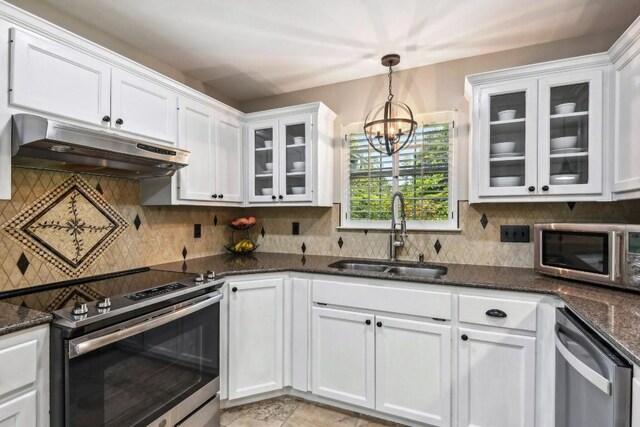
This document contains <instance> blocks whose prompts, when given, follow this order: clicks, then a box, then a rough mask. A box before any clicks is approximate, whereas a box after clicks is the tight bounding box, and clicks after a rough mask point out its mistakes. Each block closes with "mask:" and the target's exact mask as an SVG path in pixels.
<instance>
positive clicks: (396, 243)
mask: <svg viewBox="0 0 640 427" xmlns="http://www.w3.org/2000/svg"><path fill="white" fill-rule="evenodd" d="M396 199H399V200H400V223H399V224H398V221H397V219H396V209H395V205H396ZM398 225H399V226H400V235H399V236H398V235H397V233H398ZM405 237H407V215H406V214H405V212H404V196H403V195H402V193H401V192H399V191H397V192H395V193H393V196H391V233H389V260H390V261H396V252H397V248H401V247H403V246H404V239H405Z"/></svg>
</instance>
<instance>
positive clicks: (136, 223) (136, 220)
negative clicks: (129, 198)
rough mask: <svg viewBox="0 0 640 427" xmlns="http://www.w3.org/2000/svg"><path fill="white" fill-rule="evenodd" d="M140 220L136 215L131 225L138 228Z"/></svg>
mask: <svg viewBox="0 0 640 427" xmlns="http://www.w3.org/2000/svg"><path fill="white" fill-rule="evenodd" d="M141 224H142V221H141V220H140V215H136V219H134V220H133V225H135V226H136V230H140V225H141Z"/></svg>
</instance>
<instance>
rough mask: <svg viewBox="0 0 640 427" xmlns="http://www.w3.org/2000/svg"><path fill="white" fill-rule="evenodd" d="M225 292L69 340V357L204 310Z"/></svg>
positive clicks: (80, 354)
mask: <svg viewBox="0 0 640 427" xmlns="http://www.w3.org/2000/svg"><path fill="white" fill-rule="evenodd" d="M222 297H223V294H219V293H217V292H216V294H215V295H213V296H211V297H210V298H207V299H205V300H203V301H200V302H196V303H194V304H191V305H188V306H186V307H183V308H180V309H177V310H174V311H170V312H168V313H166V314H162V315H159V316H157V317H153V318H151V319H148V320H145V321H143V322H140V323H136V324H135V325H133V326H130V327H125V328H123V329H119V330H116V331H115V332H111V333H106V334H104V335H99V336H91V337H80V338H76V339H74V340H71V341H69V359H73V358H74V357H78V356H82V355H83V354H86V353H89V352H91V351H94V350H97V349H99V348H102V347H105V346H107V345H109V344H113V343H114V342H117V341H120V340H123V339H125V338H129V337H131V336H133V335H137V334H140V333H142V332H146V331H148V330H150V329H153V328H157V327H158V326H162V325H164V324H166V323H169V322H173V321H174V320H177V319H180V318H181V317H185V316H188V315H189V314H192V313H195V312H196V311H198V310H202V309H203V308H205V307H208V306H210V305H213V304H216V303H218V302H220V300H222Z"/></svg>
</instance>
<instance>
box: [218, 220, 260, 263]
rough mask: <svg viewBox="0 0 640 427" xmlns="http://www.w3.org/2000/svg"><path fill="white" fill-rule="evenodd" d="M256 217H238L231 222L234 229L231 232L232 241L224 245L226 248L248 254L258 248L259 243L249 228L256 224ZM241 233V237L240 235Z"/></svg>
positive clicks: (230, 225) (240, 253)
mask: <svg viewBox="0 0 640 427" xmlns="http://www.w3.org/2000/svg"><path fill="white" fill-rule="evenodd" d="M256 222H257V220H256V218H255V217H253V216H250V217H246V218H236V219H234V220H233V221H231V222H230V223H229V227H231V229H232V230H233V232H232V233H231V243H228V244H226V245H224V248H225V249H226V250H227V251H229V252H231V253H232V254H239V255H246V254H250V253H251V252H253V251H255V250H256V249H258V246H260V245H258V244H257V243H255V242H254V241H253V240H252V239H251V235H250V234H249V230H250V229H251V228H252V227H253V226H254V225H256ZM236 233H239V235H240V236H242V237H241V238H239V237H238V234H236Z"/></svg>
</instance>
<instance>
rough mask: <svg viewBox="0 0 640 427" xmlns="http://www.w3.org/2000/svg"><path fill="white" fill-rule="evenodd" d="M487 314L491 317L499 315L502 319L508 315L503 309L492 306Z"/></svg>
mask: <svg viewBox="0 0 640 427" xmlns="http://www.w3.org/2000/svg"><path fill="white" fill-rule="evenodd" d="M485 314H486V315H487V316H489V317H498V318H501V319H503V318H505V317H507V313H505V312H504V311H502V310H498V309H497V308H492V309H491V310H487V312H486V313H485Z"/></svg>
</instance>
